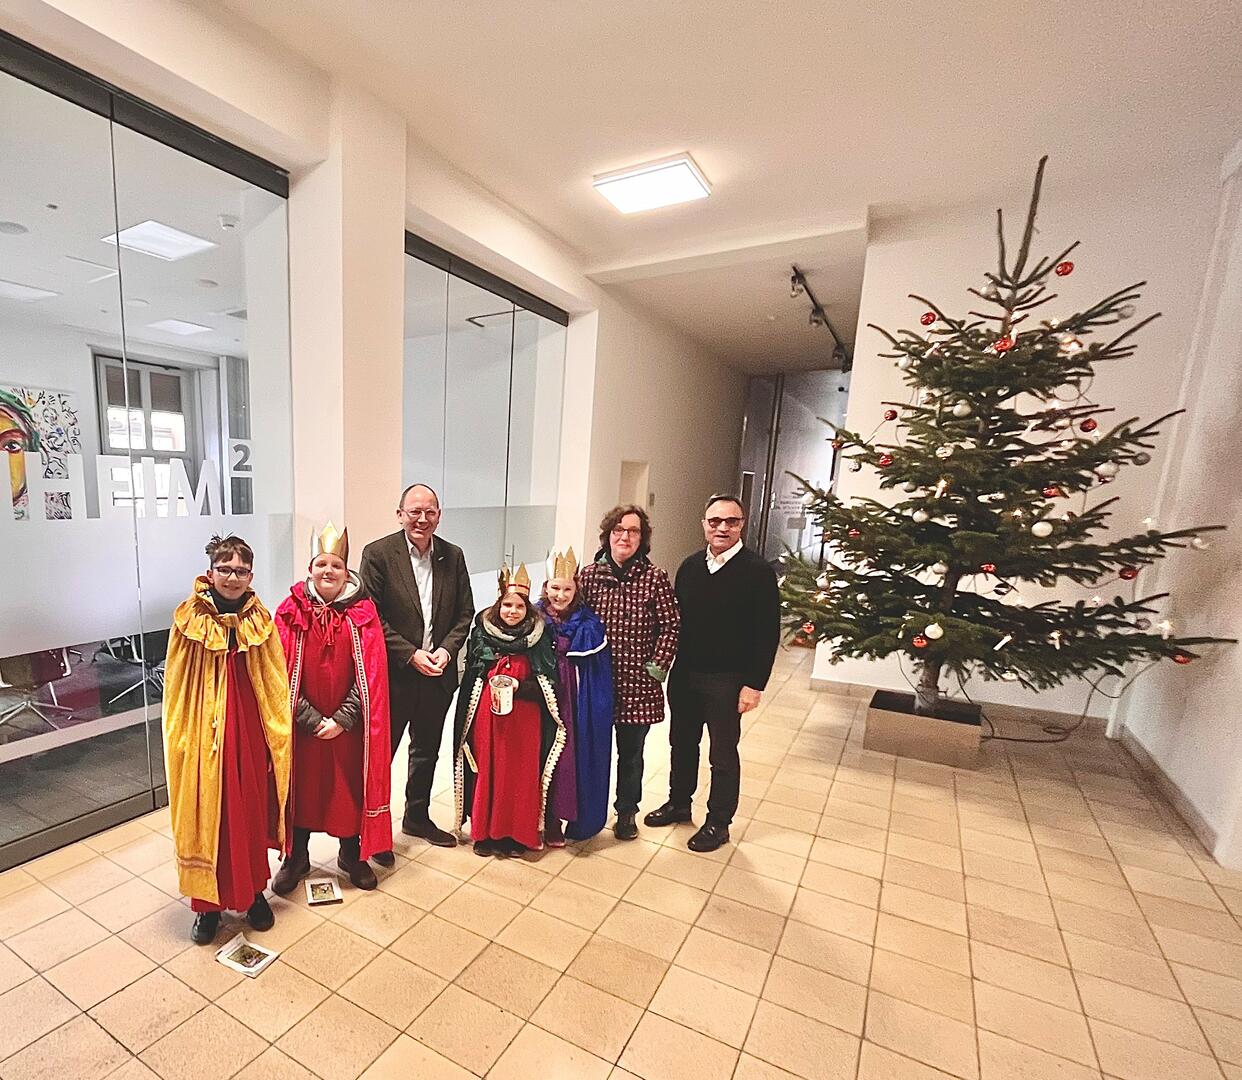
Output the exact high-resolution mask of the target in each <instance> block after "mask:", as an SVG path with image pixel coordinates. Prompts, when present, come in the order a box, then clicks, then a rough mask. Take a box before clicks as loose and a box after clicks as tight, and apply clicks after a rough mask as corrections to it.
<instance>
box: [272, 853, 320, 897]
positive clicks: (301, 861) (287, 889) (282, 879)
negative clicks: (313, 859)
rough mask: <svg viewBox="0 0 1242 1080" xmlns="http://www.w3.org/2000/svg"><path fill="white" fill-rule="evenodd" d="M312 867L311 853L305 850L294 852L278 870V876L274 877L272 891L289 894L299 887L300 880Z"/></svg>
mask: <svg viewBox="0 0 1242 1080" xmlns="http://www.w3.org/2000/svg"><path fill="white" fill-rule="evenodd" d="M310 868H311V864H310V856H309V855H307V854H306V853H305V852H297V851H295V852H292V853H291V854H290V855H289V857H288V858H287V859H285V861H284V862H282V863H281V864H280V869H279V870H277V871H276V876H275V877H274V878H273V879H272V892H274V893H275V894H276V895H277V896H288V895H289V894H290V893H291V892H293V890H294V889H296V888H297V887H298V882H299V881H301V880H302V879H303V878H304V877H306V875H307V874H309V873H310Z"/></svg>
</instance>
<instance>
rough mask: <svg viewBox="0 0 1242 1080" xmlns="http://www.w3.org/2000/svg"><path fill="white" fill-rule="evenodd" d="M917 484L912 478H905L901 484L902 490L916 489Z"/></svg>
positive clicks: (917, 487)
mask: <svg viewBox="0 0 1242 1080" xmlns="http://www.w3.org/2000/svg"><path fill="white" fill-rule="evenodd" d="M918 489H919V486H918V484H916V483H915V482H914V481H913V480H907V481H906V482H905V483H904V484H902V485H901V490H902V491H918Z"/></svg>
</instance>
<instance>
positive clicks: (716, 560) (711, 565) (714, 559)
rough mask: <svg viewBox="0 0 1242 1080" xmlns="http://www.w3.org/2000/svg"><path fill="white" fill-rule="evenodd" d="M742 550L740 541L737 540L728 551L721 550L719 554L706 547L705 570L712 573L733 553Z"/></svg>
mask: <svg viewBox="0 0 1242 1080" xmlns="http://www.w3.org/2000/svg"><path fill="white" fill-rule="evenodd" d="M741 550H742V541H741V540H739V541H738V542H737V543H736V544H734V545H733V546H732V547H731V548H729V550H728V551H722V552H721V553H720V554H719V555H713V554H712V549H711V548H708V549H707V570H708V573H712V574H714V573H715V572H716V571H717V570H719V569H720V568H721V567H722V566H724V564H725V563H727V562H728V561H729V560H730V559H731V558H733V556H734V555H736V554H737V553H738V552H739V551H741Z"/></svg>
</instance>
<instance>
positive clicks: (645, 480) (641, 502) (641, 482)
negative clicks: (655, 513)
mask: <svg viewBox="0 0 1242 1080" xmlns="http://www.w3.org/2000/svg"><path fill="white" fill-rule="evenodd" d="M650 498H651V465H650V463H649V462H646V461H623V462H621V484H620V486H619V487H618V489H617V502H618V504H620V505H625V504H627V503H632V504H633V505H635V506H641V507H643V508H647V507H648V504H649V502H650Z"/></svg>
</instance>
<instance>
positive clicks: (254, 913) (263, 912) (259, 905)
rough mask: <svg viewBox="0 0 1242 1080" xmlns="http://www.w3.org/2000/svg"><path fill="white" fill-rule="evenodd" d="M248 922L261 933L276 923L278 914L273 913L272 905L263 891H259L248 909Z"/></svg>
mask: <svg viewBox="0 0 1242 1080" xmlns="http://www.w3.org/2000/svg"><path fill="white" fill-rule="evenodd" d="M246 922H248V923H249V924H250V925H251V926H252V927H253V928H254V929H255V930H258V931H259V932H260V933H261V932H262V931H264V930H270V929H271V928H272V927H273V926H275V925H276V916H275V915H273V914H272V908H271V905H270V904H268V902H267V897H266V896H264V895H263V894H262V893H258V894H257V895H256V896H255V898H254V903H253V904H251V905H250V906H249V907H248V908H247V909H246Z"/></svg>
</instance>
